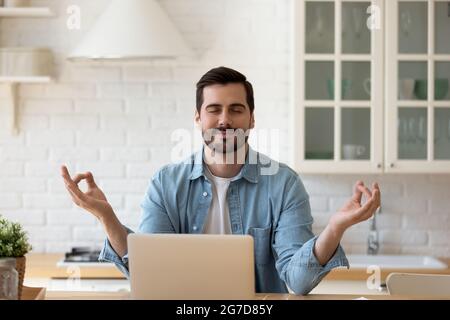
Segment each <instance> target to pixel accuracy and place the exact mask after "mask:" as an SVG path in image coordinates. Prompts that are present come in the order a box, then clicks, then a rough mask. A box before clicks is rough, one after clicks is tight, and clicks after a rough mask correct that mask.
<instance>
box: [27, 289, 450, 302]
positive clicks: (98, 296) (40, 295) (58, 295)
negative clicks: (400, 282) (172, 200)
mask: <svg viewBox="0 0 450 320" xmlns="http://www.w3.org/2000/svg"><path fill="white" fill-rule="evenodd" d="M358 298H361V295H345V294H310V295H307V296H297V295H292V294H257V295H256V296H255V300H258V301H265V300H354V299H358ZM363 298H366V299H369V300H424V299H425V300H426V299H431V298H430V297H417V296H415V297H410V296H391V295H364V296H363ZM22 299H23V300H43V299H45V300H129V299H130V296H129V293H128V292H72V291H71V292H69V291H46V290H45V288H29V287H24V290H23V296H22ZM433 299H436V298H433ZM448 299H450V298H448Z"/></svg>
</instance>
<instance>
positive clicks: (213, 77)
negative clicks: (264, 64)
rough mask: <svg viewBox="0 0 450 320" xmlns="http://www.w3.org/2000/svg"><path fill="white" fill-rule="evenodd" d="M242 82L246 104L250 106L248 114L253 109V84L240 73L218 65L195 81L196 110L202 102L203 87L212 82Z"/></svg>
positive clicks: (199, 108)
mask: <svg viewBox="0 0 450 320" xmlns="http://www.w3.org/2000/svg"><path fill="white" fill-rule="evenodd" d="M228 83H242V84H243V85H244V88H245V92H246V94H247V104H248V106H249V107H250V114H252V113H253V110H254V109H255V99H254V97H253V86H252V84H251V83H250V82H248V81H247V77H246V76H244V75H243V74H242V73H240V72H238V71H236V70H233V69H230V68H226V67H218V68H214V69H211V70H209V71H208V72H207V73H205V74H204V75H203V76H202V77H201V79H200V81H199V82H198V83H197V101H196V102H197V111H198V113H200V110H201V108H202V104H203V88H205V87H207V86H211V85H214V84H228Z"/></svg>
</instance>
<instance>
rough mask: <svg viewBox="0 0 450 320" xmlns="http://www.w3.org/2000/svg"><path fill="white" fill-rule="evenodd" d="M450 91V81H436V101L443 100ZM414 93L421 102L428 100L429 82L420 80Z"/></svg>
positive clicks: (443, 79)
mask: <svg viewBox="0 0 450 320" xmlns="http://www.w3.org/2000/svg"><path fill="white" fill-rule="evenodd" d="M448 90H449V80H448V79H445V78H439V79H435V80H434V99H435V100H443V99H444V98H445V97H446V96H447V94H448ZM414 93H415V94H416V97H417V98H418V99H419V100H427V98H428V80H424V79H419V80H417V81H416V85H415V88H414Z"/></svg>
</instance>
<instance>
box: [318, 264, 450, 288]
mask: <svg viewBox="0 0 450 320" xmlns="http://www.w3.org/2000/svg"><path fill="white" fill-rule="evenodd" d="M439 260H441V261H442V262H445V263H446V264H447V268H446V269H402V270H398V269H381V281H383V282H384V281H385V280H386V278H387V276H388V275H389V274H390V273H392V272H403V273H425V274H450V258H439ZM369 276H370V274H368V273H367V272H366V270H365V269H355V268H350V269H346V268H336V269H333V270H331V272H330V273H329V274H328V275H327V276H326V277H325V278H324V280H367V278H368V277H369Z"/></svg>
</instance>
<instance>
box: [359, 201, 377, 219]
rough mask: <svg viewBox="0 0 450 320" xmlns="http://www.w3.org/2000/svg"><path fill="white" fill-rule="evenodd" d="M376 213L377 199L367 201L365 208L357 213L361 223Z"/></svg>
mask: <svg viewBox="0 0 450 320" xmlns="http://www.w3.org/2000/svg"><path fill="white" fill-rule="evenodd" d="M375 211H376V205H375V199H374V198H371V199H369V201H367V202H366V203H365V204H364V206H362V207H361V208H359V209H358V210H357V211H356V216H357V219H358V220H359V221H364V220H367V219H369V218H370V217H371V216H372V215H373V214H374V213H375Z"/></svg>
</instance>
